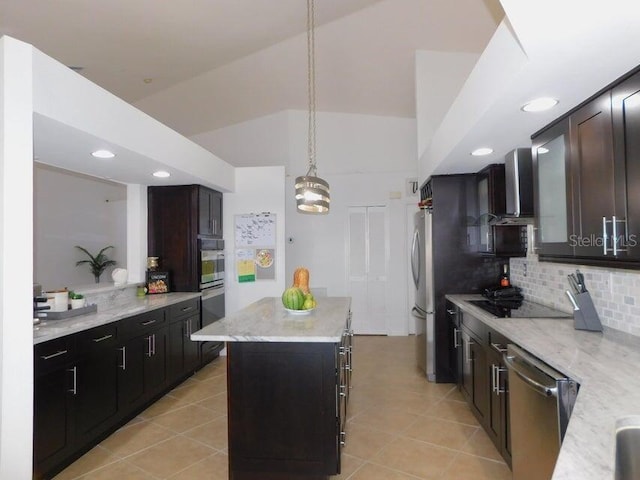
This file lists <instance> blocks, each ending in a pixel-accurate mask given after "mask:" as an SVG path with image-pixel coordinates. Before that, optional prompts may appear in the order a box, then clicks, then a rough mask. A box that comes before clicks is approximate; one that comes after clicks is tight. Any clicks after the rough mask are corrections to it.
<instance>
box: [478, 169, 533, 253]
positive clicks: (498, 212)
mask: <svg viewBox="0 0 640 480" xmlns="http://www.w3.org/2000/svg"><path fill="white" fill-rule="evenodd" d="M476 178H477V192H478V230H479V242H478V251H479V252H480V253H483V254H489V255H496V256H501V257H518V256H525V255H526V252H527V250H526V236H527V233H526V227H525V226H523V225H493V224H492V221H493V220H494V219H496V218H497V217H502V216H503V215H505V213H506V211H507V208H506V186H505V166H504V165H503V164H492V165H488V166H487V167H485V168H483V169H482V170H480V171H479V172H478V173H477V177H476Z"/></svg>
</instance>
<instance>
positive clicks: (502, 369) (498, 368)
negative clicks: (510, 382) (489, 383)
mask: <svg viewBox="0 0 640 480" xmlns="http://www.w3.org/2000/svg"><path fill="white" fill-rule="evenodd" d="M506 371H507V369H506V368H505V367H501V366H500V365H496V390H495V392H496V395H500V394H501V393H505V392H506V390H505V389H504V388H500V374H501V373H504V372H506Z"/></svg>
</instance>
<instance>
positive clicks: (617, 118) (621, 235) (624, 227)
mask: <svg viewBox="0 0 640 480" xmlns="http://www.w3.org/2000/svg"><path fill="white" fill-rule="evenodd" d="M611 99H612V117H613V140H614V162H615V164H614V165H615V175H614V182H615V210H614V212H613V215H614V216H613V217H611V218H610V220H611V228H612V230H613V228H614V227H615V235H614V239H615V240H616V243H615V244H614V245H613V246H615V249H616V251H615V254H616V256H622V258H627V259H630V260H634V261H640V245H639V242H640V238H639V236H638V235H639V234H640V73H636V74H635V75H633V76H632V77H630V78H629V79H628V80H626V81H625V82H623V83H621V84H620V85H618V86H617V87H615V88H614V89H613V91H612V95H611ZM613 246H612V248H613ZM611 253H612V254H613V253H614V252H611Z"/></svg>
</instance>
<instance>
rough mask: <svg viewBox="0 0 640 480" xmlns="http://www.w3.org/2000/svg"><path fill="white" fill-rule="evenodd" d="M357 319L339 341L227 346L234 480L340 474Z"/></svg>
mask: <svg viewBox="0 0 640 480" xmlns="http://www.w3.org/2000/svg"><path fill="white" fill-rule="evenodd" d="M350 317H351V316H350V314H349V315H348V317H347V319H346V320H347V321H346V324H345V330H344V333H343V335H342V338H341V339H340V342H338V343H315V342H229V343H227V350H228V358H229V361H228V363H227V384H228V403H229V414H228V418H229V478H231V479H234V480H238V479H240V480H258V479H260V480H264V479H269V480H302V479H308V480H320V479H323V480H326V479H327V478H328V477H329V476H330V475H337V474H339V473H340V452H341V447H342V445H343V444H344V443H345V442H346V441H347V437H346V431H345V427H346V417H347V405H348V402H349V389H350V386H351V380H350V378H351V371H352V350H351V349H352V345H351V335H352V332H351V330H350V321H351V320H350Z"/></svg>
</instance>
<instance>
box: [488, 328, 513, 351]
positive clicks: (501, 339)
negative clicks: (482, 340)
mask: <svg viewBox="0 0 640 480" xmlns="http://www.w3.org/2000/svg"><path fill="white" fill-rule="evenodd" d="M487 339H488V341H489V346H490V347H491V348H492V349H493V350H494V351H495V353H497V354H499V355H502V354H503V353H506V351H507V350H506V349H507V344H508V343H512V342H511V340H509V339H508V338H507V337H505V336H504V335H502V334H500V333H498V332H496V331H495V330H489V332H488V334H487Z"/></svg>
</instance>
